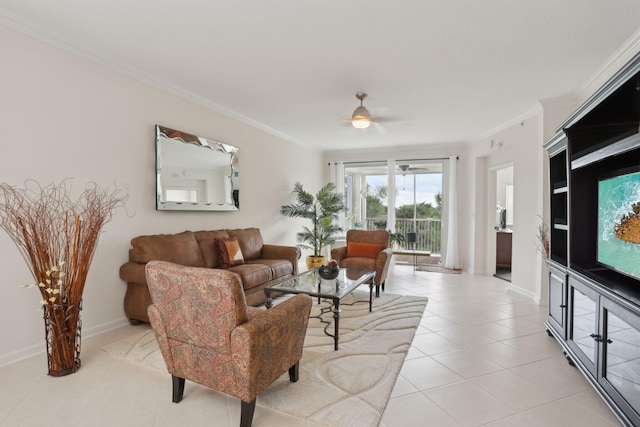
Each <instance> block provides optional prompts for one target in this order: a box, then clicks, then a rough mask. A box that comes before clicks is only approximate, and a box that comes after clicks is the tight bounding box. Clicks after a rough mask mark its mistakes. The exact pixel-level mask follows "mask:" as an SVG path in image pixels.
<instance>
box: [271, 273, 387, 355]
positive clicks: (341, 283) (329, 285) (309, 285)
mask: <svg viewBox="0 0 640 427" xmlns="http://www.w3.org/2000/svg"><path fill="white" fill-rule="evenodd" d="M375 275H376V273H375V271H367V270H354V269H351V268H341V269H340V273H339V274H338V277H336V278H335V279H330V280H326V279H323V278H322V277H320V274H319V273H318V269H317V268H315V269H313V270H309V271H305V272H304V273H301V274H298V275H297V276H293V277H289V278H287V279H284V280H283V281H281V282H279V283H277V284H275V285H271V286H269V287H266V288H264V293H265V294H266V295H267V303H266V306H267V308H271V305H272V299H271V296H272V294H274V295H278V294H306V295H310V296H312V297H317V298H318V304H320V302H321V301H322V299H331V301H332V305H331V306H330V307H329V308H327V309H321V310H320V315H319V316H318V317H319V318H320V321H322V322H324V323H327V325H326V326H325V328H324V333H325V334H327V335H328V336H330V337H333V342H334V350H338V339H339V338H340V336H339V334H338V330H339V324H340V301H341V300H342V299H343V298H344V297H346V296H347V295H349V294H350V293H351V292H353V291H354V290H355V289H356V288H357V287H358V286H360V285H362V284H364V283H365V282H367V281H368V282H369V283H368V284H369V311H371V306H372V304H373V279H374V278H375ZM329 311H333V323H334V333H333V334H330V333H329V332H327V328H328V327H329V324H330V323H329V322H325V321H324V320H322V318H321V317H320V316H322V315H323V314H324V313H327V312H329Z"/></svg>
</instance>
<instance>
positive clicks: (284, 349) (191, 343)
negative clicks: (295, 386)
mask: <svg viewBox="0 0 640 427" xmlns="http://www.w3.org/2000/svg"><path fill="white" fill-rule="evenodd" d="M146 276H147V281H148V283H149V290H150V293H151V299H152V301H153V304H152V305H150V306H149V308H148V314H149V320H150V321H151V326H152V328H153V330H154V332H155V335H156V338H157V340H158V344H159V346H160V350H161V352H162V356H163V357H164V360H165V363H166V365H167V370H168V371H169V373H170V374H171V376H172V379H173V402H175V403H178V402H180V401H181V400H182V396H183V393H184V385H185V379H188V380H190V381H194V382H197V383H199V384H202V385H204V386H206V387H209V388H212V389H214V390H217V391H220V392H222V393H226V394H229V395H232V396H236V397H238V398H240V400H241V401H242V403H241V416H240V426H241V427H242V426H250V425H251V422H252V420H253V413H254V411H255V404H256V396H257V395H258V394H259V393H260V392H261V391H262V390H264V389H265V388H267V387H268V386H269V385H270V384H271V383H273V381H275V380H276V379H277V378H278V377H280V376H281V375H282V374H283V373H284V372H286V371H287V370H288V371H289V378H290V380H291V381H294V382H295V381H297V380H298V366H299V363H300V358H301V357H302V345H303V343H304V337H305V333H306V330H307V322H308V321H309V312H310V310H311V298H309V297H308V296H306V295H296V296H294V297H292V298H290V299H288V300H285V301H283V302H282V303H280V304H278V305H276V306H275V307H273V308H272V309H269V310H264V309H258V308H254V307H248V306H247V304H246V302H245V295H244V292H243V290H242V284H241V283H240V278H239V277H238V275H236V274H235V273H232V272H230V271H227V270H218V269H208V268H197V267H186V266H182V265H177V264H173V263H169V262H164V261H151V262H149V263H148V264H147V265H146Z"/></svg>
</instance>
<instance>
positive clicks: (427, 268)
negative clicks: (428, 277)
mask: <svg viewBox="0 0 640 427" xmlns="http://www.w3.org/2000/svg"><path fill="white" fill-rule="evenodd" d="M416 271H430V272H432V273H449V274H460V273H462V270H461V269H458V268H446V267H444V266H442V265H433V264H426V265H418V266H416Z"/></svg>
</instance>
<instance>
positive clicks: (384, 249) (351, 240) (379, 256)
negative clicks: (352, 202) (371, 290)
mask: <svg viewBox="0 0 640 427" xmlns="http://www.w3.org/2000/svg"><path fill="white" fill-rule="evenodd" d="M392 256H393V250H392V249H391V248H390V247H389V232H388V231H387V230H349V231H347V246H343V247H340V248H333V249H332V250H331V258H333V259H335V260H336V261H337V262H338V265H339V266H340V267H342V268H355V269H359V270H369V271H375V272H376V277H375V278H374V281H373V284H374V285H375V287H376V297H379V296H380V287H381V286H382V290H383V291H384V282H385V280H386V279H387V273H388V271H389V265H390V264H391V257H392Z"/></svg>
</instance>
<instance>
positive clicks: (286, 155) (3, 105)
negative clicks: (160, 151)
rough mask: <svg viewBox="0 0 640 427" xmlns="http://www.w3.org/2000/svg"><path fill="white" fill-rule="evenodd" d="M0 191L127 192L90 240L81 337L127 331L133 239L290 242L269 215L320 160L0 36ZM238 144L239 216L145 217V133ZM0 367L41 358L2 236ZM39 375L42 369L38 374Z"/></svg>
mask: <svg viewBox="0 0 640 427" xmlns="http://www.w3.org/2000/svg"><path fill="white" fill-rule="evenodd" d="M0 56H1V57H2V58H4V60H3V61H2V66H0V94H2V95H1V96H0V129H1V130H2V136H1V138H0V182H7V183H9V184H11V185H15V186H19V187H21V186H23V184H24V182H25V181H26V180H28V179H34V180H37V181H38V182H40V183H42V184H48V183H52V182H59V181H60V180H62V179H65V178H72V180H71V181H70V182H71V183H72V185H73V188H74V189H80V188H82V187H83V185H84V184H85V183H86V182H89V181H95V182H97V183H98V184H100V185H103V186H113V185H114V184H118V185H121V186H126V187H127V188H128V190H129V196H130V198H129V201H128V203H127V212H124V211H119V212H117V213H116V215H115V216H114V219H113V221H112V222H111V223H109V224H107V225H106V227H105V228H104V232H103V234H102V236H101V238H100V242H99V244H98V249H97V252H96V255H95V258H94V261H93V264H92V266H91V269H90V272H89V276H88V280H87V285H86V289H85V294H84V303H83V304H84V306H83V307H84V308H83V313H82V319H83V336H84V337H87V336H90V335H92V334H95V333H98V332H102V331H104V330H106V329H109V328H113V327H116V326H119V325H122V324H125V323H126V319H125V317H124V311H123V307H122V302H123V297H124V293H125V287H126V286H125V284H124V282H122V281H121V280H120V278H119V277H118V269H119V267H120V265H121V264H122V263H124V262H125V261H126V260H127V252H128V249H129V241H130V239H131V238H133V237H135V236H138V235H141V234H154V233H173V232H179V231H183V230H185V229H191V230H198V229H217V228H227V227H249V226H256V227H260V229H261V230H262V233H263V236H264V239H265V241H267V242H269V243H281V244H295V232H297V231H298V229H299V226H298V224H297V223H296V221H293V220H291V219H288V218H284V217H282V216H281V215H280V213H279V208H280V206H281V205H282V204H285V203H289V202H290V201H292V194H291V190H292V189H293V184H294V183H295V182H296V181H301V182H303V183H304V184H305V186H308V188H309V189H314V188H319V187H320V185H321V182H322V174H323V168H322V158H321V156H320V155H319V154H318V153H317V152H315V151H311V150H308V149H305V148H303V147H301V146H299V145H295V144H292V143H289V142H286V141H284V140H282V139H279V138H277V137H274V136H272V135H270V134H267V133H265V132H262V131H260V130H257V129H255V128H253V127H251V126H248V125H246V124H243V123H240V122H238V121H236V120H233V119H230V118H228V117H225V116H223V115H221V114H218V113H216V112H213V111H211V110H210V109H207V108H205V107H203V106H200V105H197V104H195V103H194V102H190V101H188V100H185V99H183V98H180V97H177V96H174V95H171V94H169V93H168V92H165V91H162V90H159V89H157V88H154V87H151V86H149V85H147V84H144V83H141V82H139V81H137V80H134V79H132V78H129V77H127V76H124V75H122V74H119V73H117V72H115V71H112V70H111V69H108V68H105V67H103V66H99V65H96V64H94V63H92V62H89V61H87V60H85V59H82V58H79V57H77V56H74V55H72V54H69V53H67V52H64V51H62V50H59V49H57V48H53V47H51V46H49V45H47V44H44V43H42V42H40V41H37V40H34V39H31V38H29V37H26V36H24V35H22V34H19V33H16V32H13V31H11V30H8V29H5V28H2V27H0ZM155 124H162V125H165V126H168V127H171V128H174V129H179V130H183V131H185V132H189V133H192V134H197V135H202V136H206V137H210V138H212V139H215V140H218V141H221V142H225V143H228V144H232V145H235V146H237V147H239V150H240V151H239V155H240V173H241V181H240V182H241V191H240V211H239V212H157V211H156V210H155V177H154V173H155V145H154V125H155ZM0 253H2V257H0V271H2V281H1V283H0V287H1V289H2V298H0V337H2V345H1V346H0V366H2V365H4V364H7V363H10V362H12V361H15V360H18V359H20V358H23V357H26V356H28V355H31V354H34V353H38V352H42V351H44V347H45V344H44V326H43V320H42V314H41V311H40V310H39V303H38V301H39V300H40V298H39V294H38V292H37V290H35V289H22V288H20V287H19V285H23V284H27V283H31V282H32V280H33V279H32V278H31V276H30V274H29V271H28V269H27V266H26V264H25V262H24V261H23V260H22V258H21V257H20V255H19V253H18V251H17V249H16V248H15V246H14V244H13V243H12V242H11V241H10V239H9V237H8V236H7V234H6V233H4V231H0ZM42 369H43V371H45V370H46V366H43V367H42Z"/></svg>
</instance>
